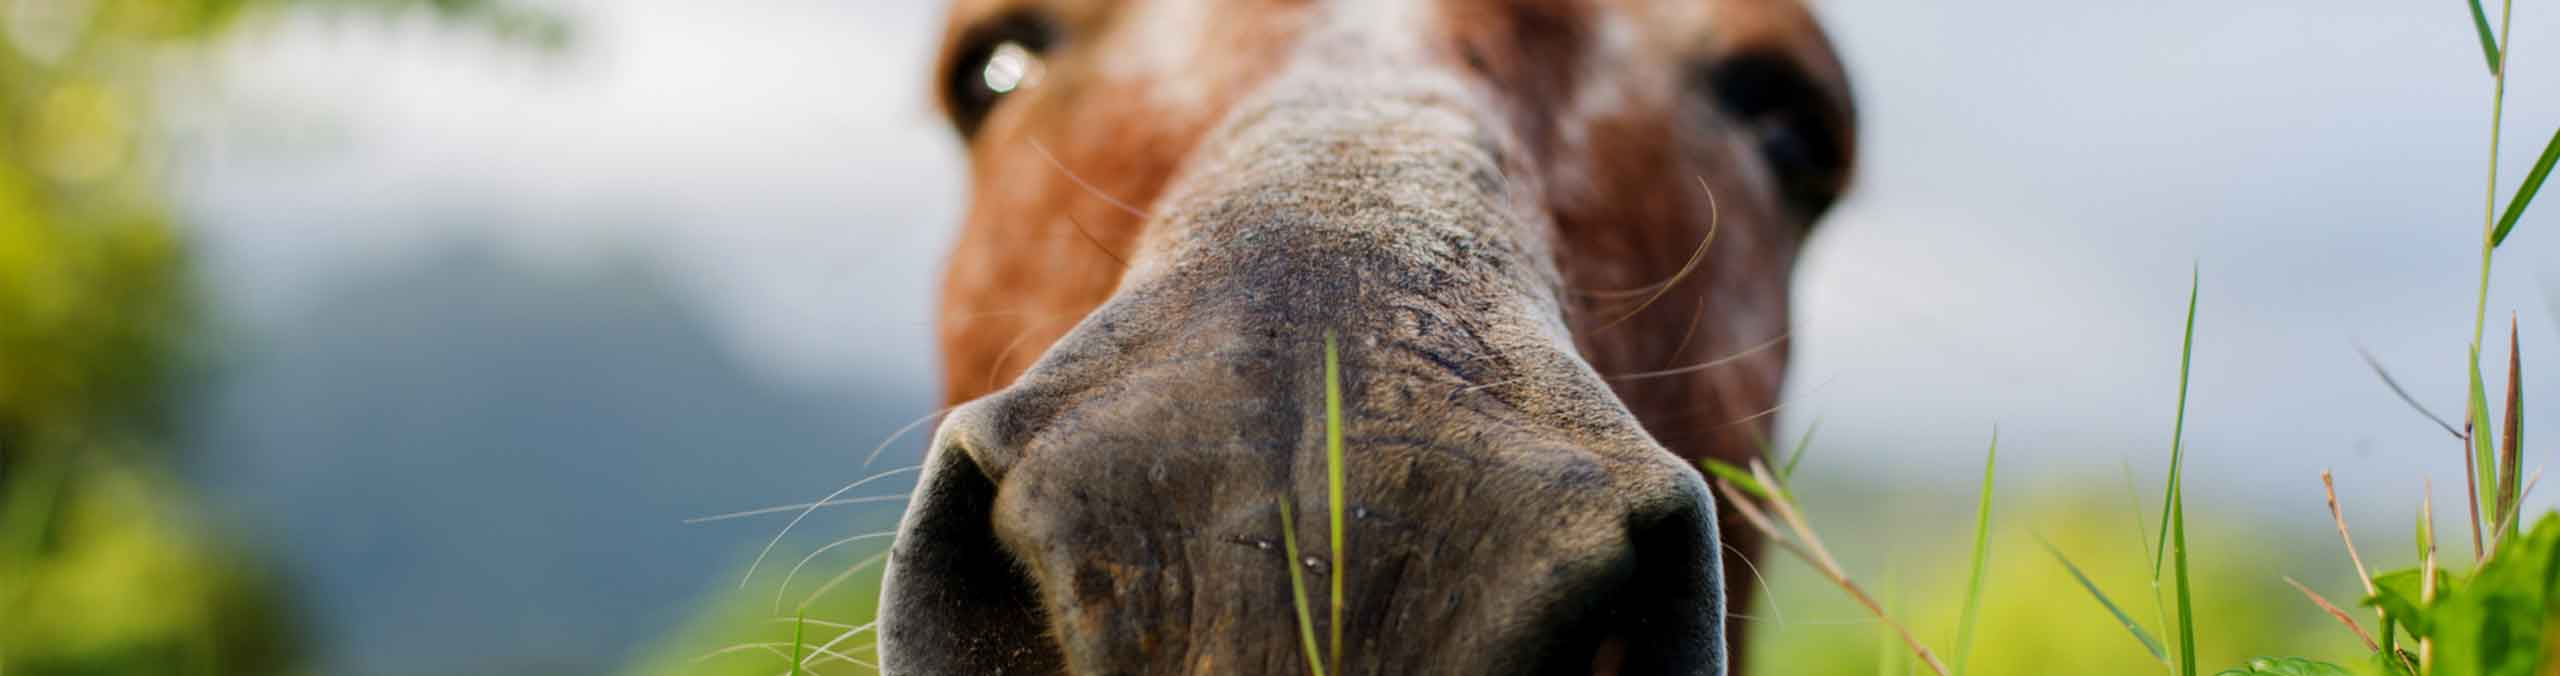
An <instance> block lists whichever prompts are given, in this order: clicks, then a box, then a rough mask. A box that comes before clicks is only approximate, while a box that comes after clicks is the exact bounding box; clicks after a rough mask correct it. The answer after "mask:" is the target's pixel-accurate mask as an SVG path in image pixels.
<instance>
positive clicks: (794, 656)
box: [791, 608, 809, 676]
mask: <svg viewBox="0 0 2560 676" xmlns="http://www.w3.org/2000/svg"><path fill="white" fill-rule="evenodd" d="M808 631H809V610H808V609H807V608H802V609H801V610H800V612H798V613H794V614H792V616H791V676H800V674H801V673H803V672H802V671H801V668H800V660H801V658H800V648H801V647H802V646H806V645H809V643H808Z"/></svg>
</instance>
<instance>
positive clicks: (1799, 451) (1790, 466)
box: [1778, 418, 1822, 482]
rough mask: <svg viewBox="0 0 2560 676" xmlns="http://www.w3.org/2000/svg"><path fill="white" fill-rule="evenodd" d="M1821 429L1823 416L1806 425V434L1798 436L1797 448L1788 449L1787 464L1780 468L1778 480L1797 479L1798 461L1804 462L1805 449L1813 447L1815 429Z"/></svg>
mask: <svg viewBox="0 0 2560 676" xmlns="http://www.w3.org/2000/svg"><path fill="white" fill-rule="evenodd" d="M1819 429H1822V419H1821V418H1815V419H1813V424H1810V425H1806V426H1805V427H1804V436H1802V437H1798V438H1797V439H1796V448H1795V450H1792V451H1788V452H1787V464H1786V466H1784V467H1780V468H1778V480H1779V481H1782V482H1784V481H1792V480H1794V479H1795V476H1796V463H1799V462H1804V451H1805V449H1807V448H1812V447H1813V433H1814V431H1815V430H1819Z"/></svg>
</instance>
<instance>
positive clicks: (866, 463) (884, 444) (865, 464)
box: [819, 405, 959, 502]
mask: <svg viewBox="0 0 2560 676" xmlns="http://www.w3.org/2000/svg"><path fill="white" fill-rule="evenodd" d="M954 408H959V406H956V405H955V406H944V407H942V408H938V409H934V411H933V412H932V413H927V414H924V417H922V418H917V419H915V420H913V421H910V422H908V423H907V424H906V426H904V427H900V428H898V431H896V432H891V433H889V438H887V439H882V440H880V445H878V446H873V447H871V454H870V455H865V456H862V468H863V469H871V462H872V461H874V460H879V459H880V452H881V451H885V450H889V445H890V444H894V443H898V438H899V437H904V436H906V435H907V433H908V432H913V431H915V429H916V426H917V425H922V424H925V421H928V420H932V419H934V418H938V417H941V416H942V414H944V413H950V412H951V409H954ZM827 497H828V498H830V499H832V498H834V497H835V496H833V495H830V496H827ZM819 502H825V500H820V501H819Z"/></svg>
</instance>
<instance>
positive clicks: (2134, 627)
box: [2036, 536, 2169, 664]
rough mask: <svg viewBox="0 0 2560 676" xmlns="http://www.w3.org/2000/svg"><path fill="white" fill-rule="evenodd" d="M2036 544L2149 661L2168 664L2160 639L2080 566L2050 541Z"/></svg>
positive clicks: (2038, 540)
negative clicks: (2137, 643)
mask: <svg viewBox="0 0 2560 676" xmlns="http://www.w3.org/2000/svg"><path fill="white" fill-rule="evenodd" d="M2036 542H2039V543H2043V544H2044V550H2045V551H2048V552H2052V553H2053V559H2054V560H2056V561H2060V562H2062V568H2063V570H2067V571H2070V572H2071V579H2073V580H2078V581H2079V582H2080V588H2081V589H2086V590H2089V596H2090V597H2092V598H2096V599H2098V605H2101V606H2106V607H2107V612H2108V613H2109V614H2112V615H2115V616H2116V622H2117V623H2119V624H2123V625H2124V630H2125V631H2128V632H2132V633H2133V640H2136V641H2140V642H2142V649H2143V650H2147V651H2150V652H2151V659H2155V660H2159V661H2160V663H2161V664H2168V663H2169V652H2168V650H2167V649H2166V648H2162V647H2160V639H2157V638H2152V637H2151V632H2148V631H2143V629H2142V623H2140V622H2135V621H2134V620H2133V616H2132V615H2129V614H2126V613H2125V612H2124V608H2122V607H2118V606H2117V605H2116V602H2115V600H2114V599H2109V598H2107V593H2106V592H2104V591H2100V590H2099V589H2098V583H2097V582H2096V581H2093V580H2090V579H2089V575H2088V574H2087V573H2083V572H2081V571H2080V566H2078V565H2076V564H2073V563H2072V562H2071V557H2068V556H2063V555H2062V549H2061V548H2060V547H2055V546H2053V543H2052V542H2051V541H2048V540H2045V539H2044V537H2042V536H2038V537H2036Z"/></svg>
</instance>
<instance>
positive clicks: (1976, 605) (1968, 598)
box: [1956, 427, 2000, 676]
mask: <svg viewBox="0 0 2560 676" xmlns="http://www.w3.org/2000/svg"><path fill="white" fill-rule="evenodd" d="M1999 466H2000V428H1997V427H1994V428H1991V452H1990V454H1989V455H1988V456H1987V457H1985V458H1983V460H1982V505H1981V507H1980V508H1978V509H1977V510H1975V511H1974V514H1973V577H1972V579H1971V581H1969V582H1966V583H1965V588H1964V614H1963V615H1962V616H1961V618H1960V619H1959V620H1958V621H1957V624H1956V674H1957V676H1963V674H1964V669H1965V663H1966V662H1967V661H1969V660H1970V659H1971V658H1972V656H1973V627H1974V623H1975V621H1976V620H1978V619H1980V618H1981V615H1982V573H1983V571H1985V570H1987V569H1988V568H1989V564H1990V562H1991V479H1992V475H1993V472H1994V470H1995V469H1997V468H1998V467H1999Z"/></svg>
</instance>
